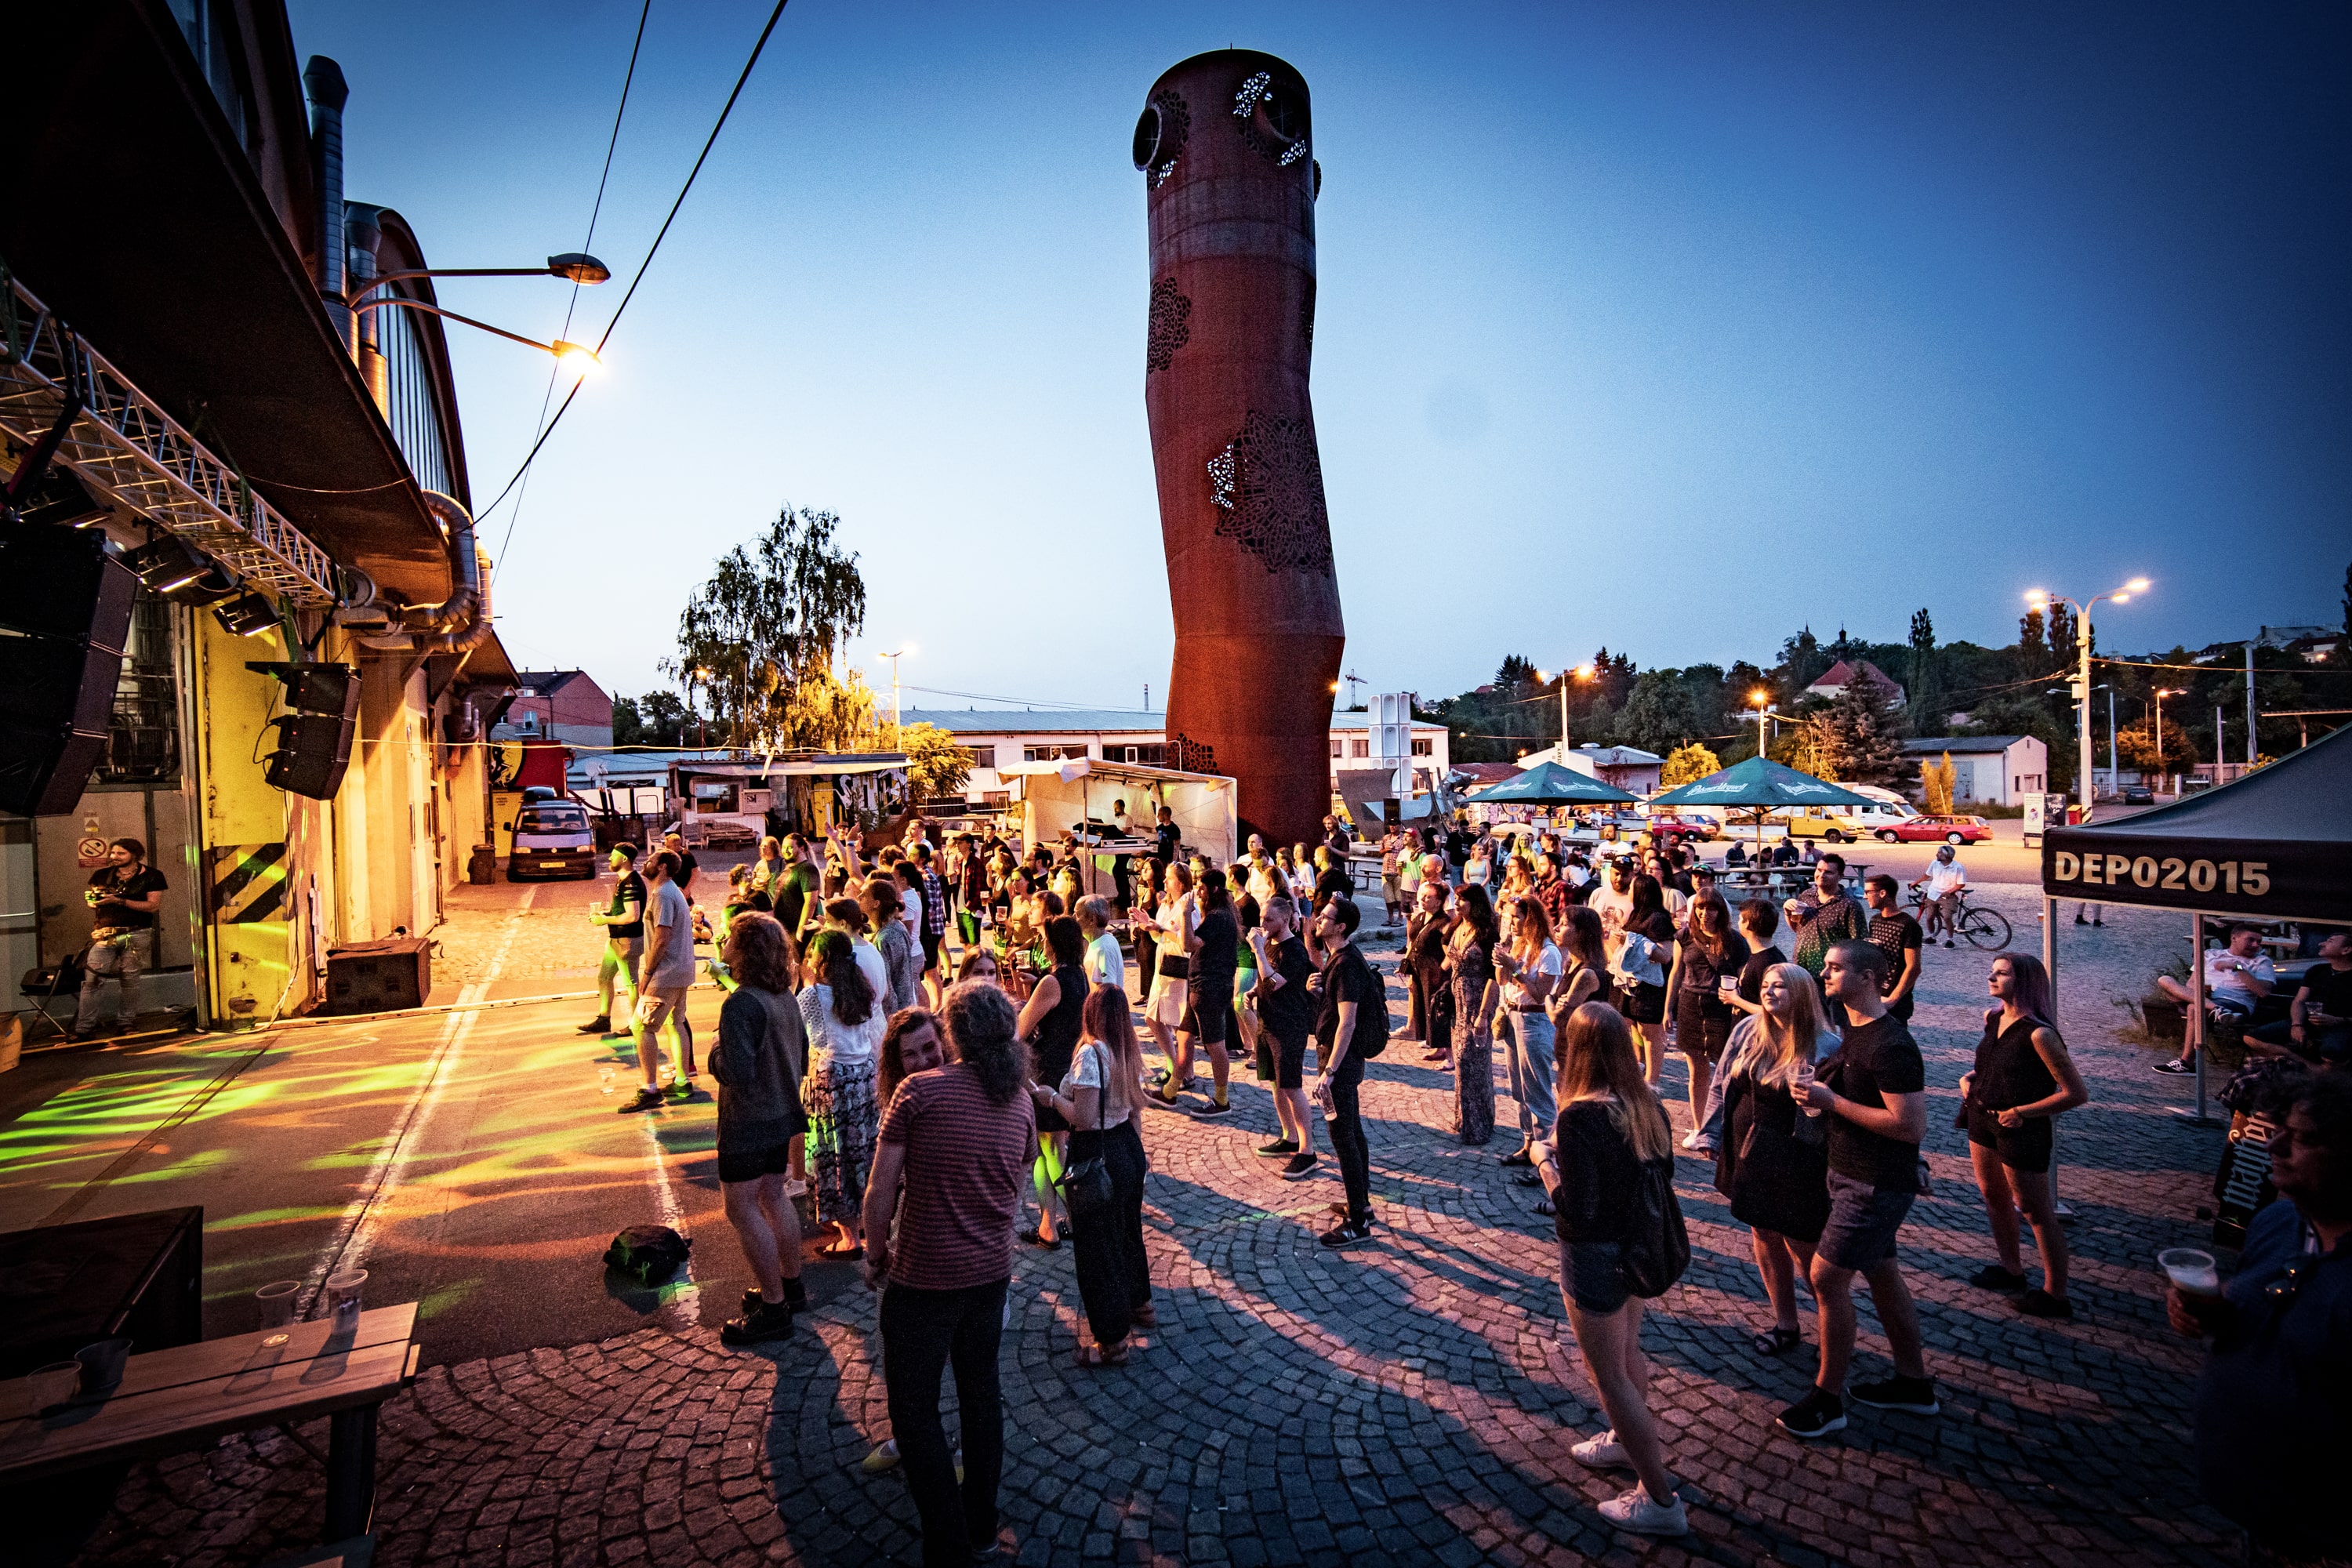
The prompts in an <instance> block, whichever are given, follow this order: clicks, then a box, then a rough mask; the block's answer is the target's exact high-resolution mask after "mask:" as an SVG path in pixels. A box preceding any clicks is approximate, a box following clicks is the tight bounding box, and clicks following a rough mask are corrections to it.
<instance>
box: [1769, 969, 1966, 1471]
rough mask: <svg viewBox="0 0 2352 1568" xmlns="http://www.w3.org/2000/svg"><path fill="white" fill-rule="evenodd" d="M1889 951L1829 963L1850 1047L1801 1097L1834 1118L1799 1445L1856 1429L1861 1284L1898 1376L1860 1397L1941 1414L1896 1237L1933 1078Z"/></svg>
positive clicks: (1825, 972) (1806, 1084)
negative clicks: (1890, 996)
mask: <svg viewBox="0 0 2352 1568" xmlns="http://www.w3.org/2000/svg"><path fill="white" fill-rule="evenodd" d="M1888 982H1889V966H1888V964H1887V962H1886V954H1885V952H1884V951H1883V950H1881V949H1879V948H1877V947H1874V946H1873V945H1872V944H1870V943H1869V942H1838V943H1836V944H1835V945H1833V946H1832V948H1831V949H1830V950H1829V952H1828V953H1827V955H1826V956H1825V957H1824V958H1823V960H1822V989H1823V990H1825V991H1827V992H1828V993H1829V994H1831V995H1832V997H1834V998H1835V999H1836V1000H1837V1001H1839V1002H1840V1003H1842V1004H1843V1005H1844V1007H1845V1012H1846V1016H1847V1018H1848V1019H1849V1020H1850V1022H1849V1024H1848V1026H1847V1028H1846V1033H1845V1041H1844V1043H1843V1045H1841V1046H1840V1047H1838V1049H1837V1052H1836V1054H1835V1055H1833V1056H1832V1057H1831V1058H1829V1059H1828V1060H1827V1061H1825V1062H1823V1063H1822V1064H1821V1066H1820V1068H1818V1069H1817V1070H1816V1072H1815V1073H1814V1074H1812V1075H1811V1076H1805V1077H1800V1078H1798V1079H1796V1080H1795V1081H1794V1083H1793V1084H1792V1085H1791V1087H1790V1093H1791V1094H1792V1095H1793V1096H1795V1098H1796V1100H1797V1101H1798V1103H1799V1104H1800V1105H1801V1106H1802V1107H1803V1108H1804V1110H1805V1114H1806V1115H1808V1116H1812V1115H1822V1116H1825V1117H1826V1118H1827V1122H1828V1125H1827V1126H1826V1128H1825V1129H1824V1131H1826V1132H1827V1134H1828V1143H1829V1165H1830V1170H1829V1188H1830V1218H1829V1224H1828V1225H1827V1226H1824V1227H1823V1228H1822V1238H1821V1241H1820V1243H1819V1244H1818V1245H1817V1246H1816V1247H1814V1250H1813V1267H1812V1283H1813V1300H1814V1301H1815V1302H1816V1304H1817V1305H1818V1307H1819V1309H1820V1312H1821V1334H1822V1361H1821V1373H1820V1375H1819V1377H1817V1378H1816V1379H1815V1380H1814V1384H1813V1388H1812V1391H1811V1393H1809V1394H1806V1395H1805V1397H1804V1398H1802V1399H1801V1400H1799V1401H1798V1402H1797V1403H1796V1404H1794V1405H1790V1407H1789V1408H1788V1409H1786V1410H1784V1411H1782V1412H1781V1413H1780V1419H1779V1422H1778V1425H1779V1426H1780V1429H1781V1430H1782V1431H1784V1432H1787V1433H1789V1434H1790V1435H1791V1436H1798V1437H1821V1436H1827V1435H1828V1434H1830V1433H1832V1432H1835V1431H1837V1430H1839V1429H1840V1428H1842V1427H1843V1426H1845V1394H1846V1388H1845V1379H1846V1372H1847V1370H1848V1368H1849V1367H1850V1366H1851V1365H1852V1363H1853V1277H1854V1276H1855V1275H1857V1274H1859V1275H1861V1276H1862V1277H1863V1279H1864V1280H1866V1281H1867V1282H1868V1283H1869V1285H1870V1300H1871V1302H1872V1304H1873V1305H1874V1306H1875V1307H1876V1308H1877V1309H1878V1321H1879V1322H1880V1323H1881V1324H1882V1325H1883V1326H1884V1327H1885V1330H1886V1342H1887V1345H1888V1347H1889V1348H1890V1349H1891V1350H1892V1351H1893V1352H1894V1355H1895V1375H1894V1376H1893V1377H1890V1378H1888V1379H1886V1380H1885V1382H1883V1383H1866V1384H1862V1385H1861V1386H1859V1387H1857V1388H1856V1389H1854V1391H1853V1399H1854V1402H1855V1403H1856V1404H1858V1405H1869V1406H1871V1407H1872V1408H1874V1409H1878V1410H1907V1411H1909V1412H1911V1413H1912V1414H1913V1415H1935V1414H1936V1412H1937V1409H1938V1408H1940V1407H1939V1406H1938V1405H1937V1402H1936V1385H1935V1384H1932V1383H1930V1382H1929V1381H1928V1380H1927V1363H1926V1361H1925V1360H1923V1359H1922V1357H1921V1346H1920V1341H1919V1311H1918V1309H1917V1308H1916V1306H1914V1305H1913V1304H1912V1300H1911V1291H1910V1289H1909V1288H1908V1287H1907V1286H1906V1285H1905V1284H1904V1282H1903V1266H1902V1265H1901V1264H1900V1263H1898V1262H1897V1261H1896V1260H1895V1233H1896V1232H1897V1231H1898V1230H1900V1229H1901V1228H1902V1225H1903V1221H1904V1218H1905V1216H1906V1215H1908V1214H1909V1213H1910V1212H1911V1204H1912V1201H1913V1200H1914V1199H1915V1198H1916V1196H1917V1195H1918V1193H1919V1185H1920V1184H1919V1171H1920V1159H1919V1142H1920V1140H1921V1139H1923V1138H1925V1137H1926V1136H1927V1068H1926V1065H1925V1064H1924V1063H1923V1062H1922V1061H1921V1060H1920V1058H1919V1047H1918V1046H1917V1044H1916V1043H1915V1042H1914V1041H1913V1040H1912V1038H1911V1030H1910V1028H1909V1026H1906V1024H1905V1023H1904V1022H1903V1020H1902V1019H1900V1018H1897V1017H1895V1016H1891V1015H1890V1014H1889V1013H1888V1012H1887V1011H1886V1004H1885V1001H1884V1000H1883V996H1884V993H1885V989H1886V986H1887V984H1888Z"/></svg>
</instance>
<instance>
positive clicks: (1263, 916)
mask: <svg viewBox="0 0 2352 1568" xmlns="http://www.w3.org/2000/svg"><path fill="white" fill-rule="evenodd" d="M1297 910H1298V907H1297V905H1296V904H1295V903H1293V902H1292V901H1291V900H1290V898H1289V896H1288V895H1287V894H1284V893H1276V895H1275V896H1274V897H1273V898H1270V899H1268V900H1265V908H1264V909H1263V910H1260V911H1259V921H1258V927H1257V929H1256V930H1255V931H1252V932H1250V947H1251V950H1252V951H1253V952H1255V953H1256V955H1257V1017H1258V1028H1259V1029H1260V1030H1261V1031H1262V1032H1263V1033H1264V1034H1265V1035H1266V1036H1267V1037H1269V1038H1271V1039H1272V1040H1273V1042H1274V1114H1275V1116H1276V1120H1278V1121H1280V1122H1281V1123H1282V1135H1281V1136H1280V1137H1278V1138H1276V1140H1275V1141H1274V1142H1271V1143H1265V1144H1261V1145H1259V1147H1258V1150H1257V1152H1258V1153H1259V1154H1260V1155H1262V1156H1264V1157H1265V1158H1266V1159H1269V1160H1281V1161H1284V1162H1285V1163H1284V1165H1283V1167H1282V1174H1283V1177H1284V1179H1285V1180H1287V1181H1296V1180H1297V1179H1298V1178H1299V1177H1301V1176H1311V1175H1313V1174H1314V1173H1315V1124H1314V1122H1312V1121H1308V1120H1307V1037H1309V1036H1311V1035H1313V1034H1314V1032H1315V1015H1316V997H1315V994H1314V993H1313V992H1312V991H1311V990H1309V989H1308V982H1309V981H1311V980H1312V979H1313V978H1314V975H1315V961H1314V960H1313V959H1312V958H1310V957H1308V956H1307V944H1306V942H1302V941H1301V940H1299V936H1298V912H1297Z"/></svg>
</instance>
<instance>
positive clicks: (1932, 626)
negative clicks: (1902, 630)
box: [1911, 605, 1943, 729]
mask: <svg viewBox="0 0 2352 1568" xmlns="http://www.w3.org/2000/svg"><path fill="white" fill-rule="evenodd" d="M1936 677H1937V670H1936V622H1935V619H1934V617H1933V616H1929V615H1928V614H1927V607H1926V606H1925V605H1922V606H1920V607H1919V608H1918V609H1916V610H1914V611H1912V612H1911V721H1912V723H1913V725H1914V726H1919V725H1926V726H1929V727H1931V729H1940V728H1941V727H1942V726H1941V725H1940V724H1939V723H1937V720H1936V718H1935V714H1936V711H1937V709H1938V708H1939V707H1941V706H1942V703H1943V697H1942V694H1941V693H1940V692H1939V691H1938V690H1937V679H1936Z"/></svg>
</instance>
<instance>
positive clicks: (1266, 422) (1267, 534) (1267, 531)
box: [1208, 408, 1331, 572]
mask: <svg viewBox="0 0 2352 1568" xmlns="http://www.w3.org/2000/svg"><path fill="white" fill-rule="evenodd" d="M1208 468H1209V485H1210V495H1209V499H1210V500H1211V501H1213V503H1215V505H1216V507H1217V509H1218V510H1220V511H1221V512H1223V514H1224V515H1223V517H1221V518H1219V519H1218V520H1217V533H1218V535H1219V537H1221V538H1224V539H1230V540H1232V541H1234V542H1235V543H1236V544H1239V545H1240V546H1241V547H1242V548H1243V549H1244V550H1246V551H1248V552H1250V553H1251V554H1253V555H1255V556H1256V557H1257V558H1258V559H1259V560H1260V561H1261V562H1263V563H1265V569H1266V570H1267V571H1268V572H1328V571H1330V570H1331V518H1330V513H1329V512H1328V510H1326V509H1325V507H1324V503H1323V463H1322V458H1321V457H1320V456H1319V455H1318V452H1317V451H1316V448H1315V426H1314V422H1313V421H1312V420H1309V419H1291V418H1286V417H1284V416H1280V415H1273V414H1261V413H1259V412H1258V411H1257V410H1256V409H1255V408H1253V409H1251V410H1250V412H1249V414H1248V416H1247V417H1246V418H1245V419H1244V421H1243V423H1242V428H1241V433H1240V434H1239V435H1237V436H1235V437H1234V438H1233V440H1232V442H1231V443H1229V444H1228V445H1227V446H1226V447H1225V449H1224V450H1223V451H1222V452H1219V453H1218V454H1217V455H1216V456H1215V457H1213V458H1210V459H1209V464H1208Z"/></svg>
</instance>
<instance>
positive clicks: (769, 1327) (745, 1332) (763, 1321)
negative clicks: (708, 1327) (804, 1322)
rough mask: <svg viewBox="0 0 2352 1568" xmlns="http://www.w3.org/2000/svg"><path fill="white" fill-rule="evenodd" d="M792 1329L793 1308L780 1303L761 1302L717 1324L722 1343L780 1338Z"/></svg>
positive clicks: (743, 1343)
mask: <svg viewBox="0 0 2352 1568" xmlns="http://www.w3.org/2000/svg"><path fill="white" fill-rule="evenodd" d="M792 1331H793V1310H792V1309H791V1308H790V1307H787V1306H783V1305H782V1304H781V1303H780V1304H778V1305H775V1306H770V1305H768V1304H766V1303H765V1302H762V1303H761V1306H760V1307H759V1309H758V1310H756V1311H752V1312H748V1313H746V1314H745V1315H744V1316H742V1317H740V1318H730V1319H728V1320H727V1321H726V1322H725V1323H723V1324H721V1325H720V1326H719V1343H720V1344H723V1345H755V1344H759V1343H761V1342H763V1341H766V1340H781V1339H784V1338H786V1337H788V1336H789V1335H790V1334H791V1333H792Z"/></svg>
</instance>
